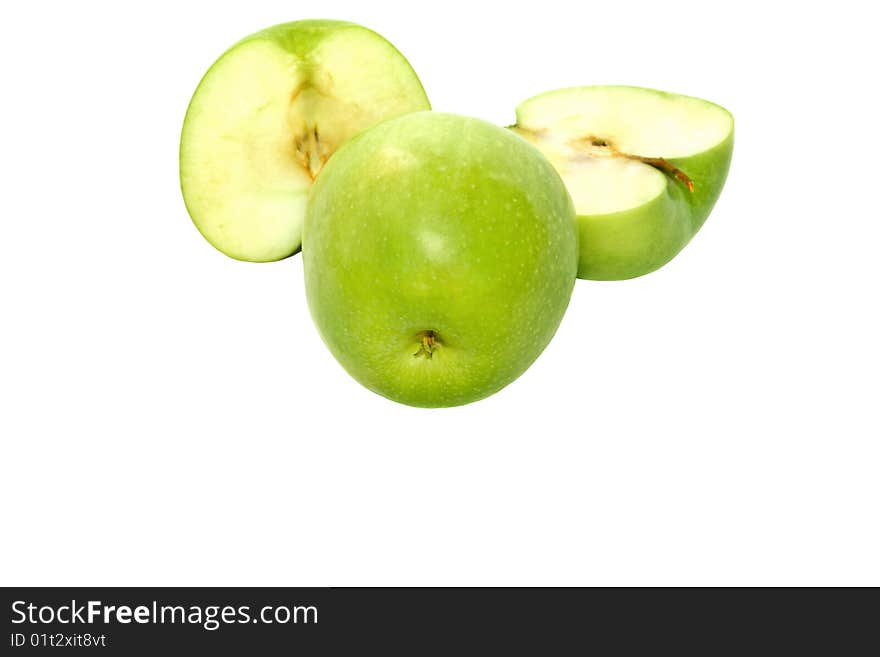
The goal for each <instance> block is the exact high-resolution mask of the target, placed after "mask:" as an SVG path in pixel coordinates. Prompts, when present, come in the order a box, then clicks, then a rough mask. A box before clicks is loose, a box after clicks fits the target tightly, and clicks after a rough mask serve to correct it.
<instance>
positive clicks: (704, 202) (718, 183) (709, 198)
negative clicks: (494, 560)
mask: <svg viewBox="0 0 880 657" xmlns="http://www.w3.org/2000/svg"><path fill="white" fill-rule="evenodd" d="M732 156H733V133H731V134H730V136H729V137H728V138H727V139H725V140H724V142H722V143H721V144H719V145H717V146H715V147H714V148H712V149H710V150H709V151H706V152H705V153H700V154H698V155H694V156H692V157H686V158H670V159H669V162H670V164H672V165H674V166H676V167H678V168H679V169H681V170H682V171H685V172H686V173H687V175H688V177H689V178H690V179H691V180H692V181H693V182H694V191H693V192H690V191H688V189H687V188H686V187H685V186H684V185H682V184H681V183H679V182H676V181H673V180H670V181H669V183H668V184H667V185H666V192H665V193H664V194H662V195H661V196H659V197H657V198H656V199H654V200H652V201H651V202H649V203H647V204H646V205H643V206H641V207H638V208H633V209H631V210H625V211H622V212H613V213H610V214H600V215H578V217H577V222H578V234H579V239H580V244H581V253H580V258H579V261H578V278H584V279H590V280H594V281H616V280H625V279H630V278H636V277H638V276H644V275H645V274H649V273H651V272H653V271H656V270H657V269H659V268H660V267H662V266H663V265H665V264H666V263H668V262H669V261H670V260H672V259H673V258H674V257H675V256H676V255H678V253H679V252H680V251H681V250H682V249H683V248H684V247H685V246H686V245H687V243H688V242H690V241H691V238H693V236H694V235H696V234H697V231H698V230H700V228H701V227H702V225H703V223H704V222H705V221H706V219H707V218H708V216H709V213H710V212H711V211H712V208H713V207H714V206H715V202H716V201H717V200H718V197H719V196H720V194H721V189H722V187H723V186H724V181H725V179H726V178H727V172H728V170H729V169H730V160H731V158H732Z"/></svg>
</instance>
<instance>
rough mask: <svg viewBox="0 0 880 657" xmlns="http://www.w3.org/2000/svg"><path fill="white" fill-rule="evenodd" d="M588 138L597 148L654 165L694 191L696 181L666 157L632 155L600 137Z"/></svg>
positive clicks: (617, 155)
mask: <svg viewBox="0 0 880 657" xmlns="http://www.w3.org/2000/svg"><path fill="white" fill-rule="evenodd" d="M587 139H588V141H589V142H590V145H591V146H595V147H596V148H607V149H608V151H609V152H610V153H611V155H613V156H615V157H625V158H627V159H629V160H635V161H636V162H644V163H645V164H647V165H649V166H652V167H654V168H655V169H657V170H659V171H662V172H663V173H665V174H666V175H668V176H672V177H673V178H675V179H676V180H678V181H679V182H682V183H684V185H685V187H687V188H688V191H689V192H691V193H693V191H694V181H693V180H691V179H690V178H689V177H688V175H687V174H686V173H685V172H684V171H682V170H681V169H679V168H678V167H677V166H675V165H674V164H672V162H670V161H669V160H667V159H666V158H662V157H643V156H641V155H630V154H629V153H624V152H623V151H619V150H617V149H616V148H615V147H614V146H612V145H611V144H609V143H608V141H606V140H605V139H602V138H600V137H588V138H587Z"/></svg>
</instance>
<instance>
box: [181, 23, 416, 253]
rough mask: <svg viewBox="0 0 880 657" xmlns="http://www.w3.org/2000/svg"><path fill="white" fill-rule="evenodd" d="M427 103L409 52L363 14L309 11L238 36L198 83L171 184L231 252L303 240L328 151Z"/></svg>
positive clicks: (205, 231) (293, 246)
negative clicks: (326, 16) (340, 17)
mask: <svg viewBox="0 0 880 657" xmlns="http://www.w3.org/2000/svg"><path fill="white" fill-rule="evenodd" d="M426 109H430V105H429V104H428V99H427V97H426V96H425V92H424V90H423V89H422V85H421V84H420V83H419V80H418V78H417V77H416V74H415V73H414V72H413V70H412V67H410V65H409V63H408V62H407V61H406V59H404V58H403V55H401V54H400V53H399V52H398V51H397V50H396V49H395V48H394V46H392V45H391V44H390V43H388V42H387V41H386V40H385V39H383V38H382V37H381V36H379V35H378V34H376V33H375V32H372V31H370V30H368V29H367V28H365V27H361V26H360V25H355V24H353V23H344V22H341V21H328V20H306V21H297V22H294V23H284V24H282V25H276V26H275V27H270V28H268V29H266V30H263V31H261V32H257V33H256V34H252V35H251V36H249V37H247V38H245V39H243V40H242V41H239V42H238V43H237V44H235V45H234V46H232V47H231V48H230V49H229V50H227V51H226V52H225V53H223V55H221V56H220V58H219V59H217V61H216V62H214V64H213V65H212V66H211V68H210V69H209V70H208V72H207V73H206V74H205V76H204V78H202V81H201V82H200V83H199V86H198V88H197V89H196V91H195V94H194V95H193V97H192V101H191V102H190V105H189V109H188V110H187V112H186V118H185V119H184V124H183V132H182V134H181V138H180V184H181V189H182V190H183V197H184V201H185V203H186V207H187V210H188V211H189V214H190V216H191V217H192V220H193V223H195V225H196V227H197V228H198V229H199V231H200V232H201V233H202V235H204V237H205V238H206V239H207V240H208V241H209V242H210V243H211V244H213V245H214V246H215V247H216V248H217V249H219V250H220V251H222V252H223V253H225V254H226V255H228V256H231V257H233V258H236V259H239V260H248V261H251V262H266V261H271V260H279V259H281V258H286V257H287V256H289V255H292V254H294V253H296V252H297V251H298V250H299V248H300V244H301V242H302V224H303V220H304V217H305V207H306V200H307V197H308V192H309V189H310V188H311V186H312V182H313V180H314V178H315V176H317V174H318V172H319V171H320V169H321V167H322V166H323V164H324V162H326V161H327V158H329V157H330V155H332V154H333V152H334V151H335V150H336V149H337V148H339V146H340V145H341V144H343V143H344V142H345V141H346V140H347V139H348V138H349V137H351V136H353V135H355V134H357V133H358V132H361V131H362V130H365V129H367V128H369V127H372V126H373V125H375V124H376V123H378V122H379V121H381V120H384V119H388V118H391V117H395V116H399V115H401V114H405V113H406V112H413V111H418V110H426Z"/></svg>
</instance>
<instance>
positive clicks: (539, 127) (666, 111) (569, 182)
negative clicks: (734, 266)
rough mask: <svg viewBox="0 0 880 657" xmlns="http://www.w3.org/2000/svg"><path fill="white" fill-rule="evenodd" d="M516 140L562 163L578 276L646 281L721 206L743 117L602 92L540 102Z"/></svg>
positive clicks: (683, 100)
mask: <svg viewBox="0 0 880 657" xmlns="http://www.w3.org/2000/svg"><path fill="white" fill-rule="evenodd" d="M516 117H517V122H516V125H514V126H511V128H512V129H513V131H514V132H516V133H517V134H519V135H520V136H522V137H524V138H525V139H527V140H528V141H529V142H531V143H533V144H534V145H535V146H537V147H538V148H539V149H540V150H541V151H542V152H543V153H544V154H545V155H546V156H547V157H548V159H549V160H550V161H551V162H552V163H553V165H554V167H555V168H556V170H557V171H558V172H559V173H560V175H561V176H562V179H563V180H564V181H565V184H566V187H567V188H568V191H569V192H570V193H571V196H572V198H573V200H574V204H575V209H576V210H577V215H578V229H579V234H580V261H579V264H578V277H579V278H587V279H593V280H620V279H626V278H634V277H636V276H642V275H643V274H647V273H649V272H652V271H654V270H655V269H658V268H659V267H661V266H663V265H664V264H666V263H667V262H669V261H670V260H672V258H674V257H675V256H676V254H678V252H679V251H681V249H682V248H684V246H685V245H686V244H687V243H688V242H689V241H690V239H691V238H692V237H693V236H694V235H695V234H696V232H697V231H698V230H699V229H700V227H701V226H702V225H703V222H704V221H705V220H706V218H707V217H708V216H709V213H710V212H711V210H712V207H713V206H714V205H715V202H716V201H717V200H718V196H719V194H720V193H721V188H722V187H723V185H724V180H725V178H726V177H727V170H728V168H729V167H730V159H731V156H732V153H733V117H732V116H731V115H730V113H729V112H728V111H727V110H725V109H724V108H722V107H719V106H718V105H715V104H713V103H710V102H708V101H705V100H700V99H698V98H692V97H689V96H681V95H678V94H671V93H666V92H663V91H656V90H653V89H641V88H637V87H619V86H597V87H575V88H571V89H561V90H559V91H552V92H548V93H545V94H541V95H539V96H535V97H534V98H531V99H529V100H527V101H525V102H524V103H522V104H521V105H520V106H519V107H518V108H517V110H516Z"/></svg>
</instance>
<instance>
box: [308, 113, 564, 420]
mask: <svg viewBox="0 0 880 657" xmlns="http://www.w3.org/2000/svg"><path fill="white" fill-rule="evenodd" d="M577 259H578V249H577V229H576V225H575V218H574V208H573V206H572V202H571V199H570V197H569V195H568V193H567V192H566V190H565V186H564V185H563V183H562V181H561V179H560V178H559V175H558V174H557V173H556V172H555V171H554V169H553V167H552V166H551V164H550V163H549V162H548V161H547V159H546V158H544V157H543V156H542V155H541V153H540V152H539V151H538V150H537V149H535V148H534V147H532V146H531V145H530V144H528V143H526V141H524V140H522V139H520V138H518V137H516V136H515V135H513V133H511V132H510V131H508V130H505V129H503V128H499V127H497V126H494V125H491V124H489V123H486V122H484V121H481V120H478V119H471V118H466V117H461V116H456V115H453V114H439V113H433V112H419V113H415V114H409V115H407V116H403V117H400V118H397V119H392V120H390V121H385V122H384V123H381V124H379V125H378V126H376V127H375V128H373V129H371V130H368V131H367V132H364V133H362V134H361V135H359V136H357V137H355V138H354V139H352V140H351V141H349V142H348V143H347V144H345V145H344V146H343V147H342V148H341V149H340V150H339V151H338V152H337V153H336V155H334V156H333V158H331V160H330V161H329V162H328V163H327V166H326V167H325V168H324V171H323V172H322V173H321V175H320V176H319V177H318V179H317V181H316V183H315V186H314V188H313V190H312V194H311V198H310V199H309V204H308V208H307V211H306V222H305V229H304V233H303V263H304V267H305V284H306V294H307V298H308V303H309V308H310V310H311V313H312V317H313V319H314V321H315V324H316V325H317V327H318V330H319V332H320V333H321V336H322V337H323V339H324V341H325V343H326V344H327V346H328V347H329V348H330V351H331V352H332V353H333V354H334V356H335V357H336V358H337V359H338V360H339V362H340V363H341V364H342V365H343V367H344V368H345V369H346V370H347V371H348V372H349V373H350V374H351V375H352V376H353V377H354V378H355V379H357V380H358V381H360V382H361V383H362V384H363V385H365V386H366V387H367V388H369V389H371V390H373V391H375V392H377V393H379V394H381V395H384V396H385V397H388V398H390V399H393V400H396V401H398V402H402V403H405V404H410V405H413V406H426V407H437V406H454V405H458V404H466V403H468V402H472V401H475V400H477V399H481V398H483V397H486V396H487V395H490V394H492V393H494V392H496V391H497V390H499V389H501V388H502V387H504V386H505V385H507V384H508V383H510V382H511V381H513V380H514V379H516V378H517V377H518V376H519V375H520V374H522V373H523V372H524V371H525V370H526V369H527V368H528V367H529V365H530V364H531V363H532V362H533V361H534V360H535V359H536V358H537V357H538V355H539V354H540V353H541V351H542V350H543V349H544V347H545V346H546V345H547V343H548V342H549V341H550V338H551V337H552V336H553V334H554V332H555V331H556V328H557V326H558V325H559V322H560V320H561V319H562V315H563V313H564V312H565V309H566V306H567V305H568V301H569V298H570V297H571V292H572V288H573V286H574V282H575V278H576V273H577Z"/></svg>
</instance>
